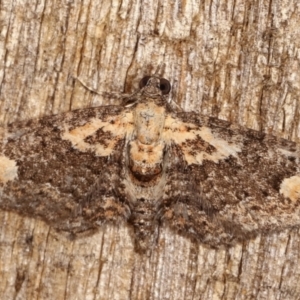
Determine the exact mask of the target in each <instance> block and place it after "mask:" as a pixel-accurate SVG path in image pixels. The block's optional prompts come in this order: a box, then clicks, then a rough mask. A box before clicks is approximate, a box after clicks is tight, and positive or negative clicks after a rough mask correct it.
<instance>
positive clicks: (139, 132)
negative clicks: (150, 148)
mask: <svg viewBox="0 0 300 300" xmlns="http://www.w3.org/2000/svg"><path fill="white" fill-rule="evenodd" d="M134 122H135V129H136V138H137V139H138V140H139V141H140V142H141V143H143V144H146V145H150V144H153V143H156V142H157V141H158V140H159V139H160V137H161V133H162V130H163V127H164V123H165V108H164V107H163V106H158V105H156V104H155V103H154V102H153V101H149V102H146V103H139V104H138V105H137V107H136V109H135V114H134Z"/></svg>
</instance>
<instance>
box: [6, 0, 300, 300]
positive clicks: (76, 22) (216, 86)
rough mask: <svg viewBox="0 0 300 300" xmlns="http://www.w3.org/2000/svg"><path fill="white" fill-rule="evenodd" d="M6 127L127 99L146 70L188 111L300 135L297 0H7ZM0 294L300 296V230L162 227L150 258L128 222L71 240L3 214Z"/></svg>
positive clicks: (38, 224)
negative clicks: (233, 235)
mask: <svg viewBox="0 0 300 300" xmlns="http://www.w3.org/2000/svg"><path fill="white" fill-rule="evenodd" d="M0 21H1V22H0V32H1V34H0V125H2V126H5V124H7V123H9V122H12V121H15V120H25V119H30V118H34V117H42V116H44V115H50V114H56V113H60V112H63V111H68V110H73V109H78V108H84V107H89V106H98V105H107V104H117V103H118V102H117V100H116V99H114V98H113V97H109V96H106V97H102V96H99V95H96V94H94V93H91V92H89V91H88V90H86V89H85V88H84V87H83V86H82V85H81V84H80V83H79V82H78V81H77V80H76V79H74V77H79V78H80V79H81V80H83V81H84V82H85V83H86V84H88V85H89V86H91V87H92V88H93V89H95V90H98V91H103V92H107V93H113V92H117V93H122V92H125V93H130V92H134V91H135V90H136V89H137V87H138V82H139V79H140V78H141V77H142V76H143V75H148V74H151V73H153V71H154V70H155V69H156V68H157V66H158V65H160V64H161V63H163V62H164V63H166V69H165V75H164V77H165V78H167V79H169V80H170V81H171V83H172V86H173V90H172V93H171V97H172V99H174V100H175V101H176V102H177V103H178V104H179V105H180V106H181V107H182V108H183V109H184V110H186V111H191V110H194V111H197V112H199V113H203V114H206V115H212V116H216V117H219V118H221V119H226V120H229V121H231V122H233V123H238V124H241V125H243V126H246V127H250V128H253V129H256V130H261V131H265V132H267V133H272V134H274V135H277V136H280V137H285V138H288V139H292V140H295V141H300V113H299V109H300V102H299V94H300V78H299V76H300V64H299V57H300V51H299V46H300V31H299V24H300V6H299V4H298V1H297V0H290V1H287V0H286V1H279V0H273V1H271V0H269V1H267V0H259V1H250V0H243V1H242V0H235V1H233V0H232V1H226V0H219V1H200V0H194V1H189V0H187V1H177V0H176V1H151V0H144V1H138V0H136V1H135V0H132V1H130V0H125V1H115V0H112V1H109V0H93V1H92V0H82V1H79V0H74V1H71V0H70V1H67V0H63V1H61V0H59V1H58V0H56V1H55V0H49V1H43V0H41V1H35V0H27V1H25V0H18V1H12V0H3V1H1V2H0ZM0 224H1V231H0V278H1V280H0V295H1V299H31V300H32V299H122V300H123V299H159V300H161V299H172V300H173V299H205V300H206V299H284V300H289V299H299V298H300V287H299V284H298V282H299V279H300V278H299V277H300V263H299V251H298V249H299V233H298V230H297V229H295V230H293V231H283V232H280V233H278V234H273V235H270V236H264V237H258V238H256V239H255V240H251V241H249V242H247V243H245V244H243V245H241V244H237V245H236V246H235V247H232V248H223V249H218V250H214V249H210V248H208V247H206V246H204V245H199V244H194V243H192V242H191V241H190V240H189V239H187V238H185V237H183V236H179V235H177V234H175V233H174V232H172V231H170V230H168V228H161V231H160V233H159V239H158V242H157V247H156V248H155V249H153V251H152V254H151V256H150V257H147V256H139V255H138V254H136V253H135V252H134V250H133V240H132V237H131V235H132V232H131V230H132V229H131V228H130V227H127V226H126V225H122V226H119V227H113V226H105V227H103V228H102V229H101V230H99V232H98V233H96V234H95V235H93V236H89V237H84V238H80V239H76V240H70V239H69V238H68V237H67V236H65V235H63V234H60V233H57V232H55V231H54V230H53V229H51V228H49V227H48V226H47V225H45V224H44V223H43V222H41V221H38V220H34V219H29V218H23V217H20V216H18V215H16V214H13V213H7V212H0Z"/></svg>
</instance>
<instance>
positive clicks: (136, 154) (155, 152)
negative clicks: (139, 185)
mask: <svg viewBox="0 0 300 300" xmlns="http://www.w3.org/2000/svg"><path fill="white" fill-rule="evenodd" d="M128 154H129V160H128V161H129V169H130V171H131V173H132V174H133V176H134V177H135V178H136V179H137V180H139V181H141V182H149V181H152V180H154V179H156V178H157V177H158V176H160V175H161V173H162V170H163V157H164V144H163V143H162V142H159V143H157V144H154V145H144V144H142V143H140V142H139V141H138V140H134V141H132V142H130V144H129V151H128Z"/></svg>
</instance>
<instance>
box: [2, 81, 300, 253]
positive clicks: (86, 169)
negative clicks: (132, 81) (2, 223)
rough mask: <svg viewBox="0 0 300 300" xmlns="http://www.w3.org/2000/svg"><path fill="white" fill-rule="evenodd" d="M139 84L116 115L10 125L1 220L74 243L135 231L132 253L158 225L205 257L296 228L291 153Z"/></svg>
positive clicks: (298, 217) (297, 161)
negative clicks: (30, 220)
mask: <svg viewBox="0 0 300 300" xmlns="http://www.w3.org/2000/svg"><path fill="white" fill-rule="evenodd" d="M170 89H171V85H170V83H169V81H168V80H166V79H164V78H160V77H159V76H146V77H144V78H143V79H142V80H141V81H140V88H139V90H138V91H137V92H136V93H135V94H133V95H132V96H131V97H129V98H128V99H127V100H126V101H125V104H124V105H119V106H116V105H115V106H113V105H112V106H102V107H94V108H87V109H80V110H75V111H71V112H67V113H63V114H60V115H54V116H50V117H44V118H41V119H36V120H29V121H27V122H21V123H13V124H10V125H9V126H8V127H7V128H6V129H3V130H2V131H3V132H4V134H3V137H2V140H1V146H0V208H1V209H3V210H9V211H16V212H18V213H20V214H22V215H27V216H31V217H34V218H40V219H42V220H44V221H45V222H46V223H48V224H49V225H50V226H52V227H54V228H56V229H57V230H60V231H67V232H69V233H71V234H74V235H79V234H80V233H84V232H88V231H92V232H93V230H95V229H96V228H98V227H99V226H102V225H103V224H105V223H110V222H112V223H116V224H124V223H125V222H127V223H128V224H130V225H131V226H132V228H133V231H132V232H133V236H134V240H135V248H136V250H137V251H141V252H145V251H147V249H149V248H151V247H153V245H155V241H156V237H157V232H158V229H159V228H160V226H161V225H162V224H166V225H167V226H170V227H171V228H173V229H174V230H175V231H176V232H178V233H180V234H184V235H187V236H189V237H191V238H192V239H193V240H195V241H198V242H202V243H205V244H208V245H210V246H212V247H219V246H220V245H231V244H233V243H235V242H238V241H243V240H245V239H250V238H252V237H254V236H255V235H257V234H259V233H260V234H266V233H269V232H271V231H275V230H281V229H283V228H291V227H295V226H299V225H300V214H299V213H300V211H299V204H300V155H299V145H297V144H296V143H295V142H291V141H288V140H285V139H279V138H276V137H274V136H271V135H266V134H264V133H262V132H258V131H255V130H251V129H246V128H243V127H239V126H236V125H232V124H230V123H228V122H226V121H223V120H219V119H216V118H212V117H207V116H203V115H199V114H197V113H193V112H178V111H176V110H175V109H173V108H172V105H171V104H170V102H169V101H168V100H167V95H168V94H169V92H170Z"/></svg>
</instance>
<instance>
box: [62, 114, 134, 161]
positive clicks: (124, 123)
mask: <svg viewBox="0 0 300 300" xmlns="http://www.w3.org/2000/svg"><path fill="white" fill-rule="evenodd" d="M99 129H102V131H103V132H104V133H106V132H107V133H109V134H110V137H109V138H106V137H105V136H104V137H103V140H102V141H103V143H101V139H100V141H99V142H97V143H94V144H91V143H88V142H86V141H85V139H86V138H87V137H89V136H92V135H94V134H96V132H97V131H98V130H99ZM132 131H133V116H132V113H131V112H129V111H125V112H124V113H122V114H121V115H119V116H111V117H107V118H106V120H105V121H102V120H100V119H97V118H92V119H90V121H89V122H88V123H86V124H85V125H83V126H78V127H76V128H74V129H72V130H69V128H68V127H67V126H66V127H65V131H64V132H63V133H62V139H64V140H68V141H70V142H71V143H72V145H73V147H74V148H76V149H78V150H80V151H82V152H87V151H89V150H90V151H93V152H94V153H95V154H96V155H98V156H108V155H110V154H111V153H112V152H113V150H114V149H115V147H116V144H117V142H118V141H119V140H120V139H122V138H123V137H124V136H125V135H126V134H132Z"/></svg>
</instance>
